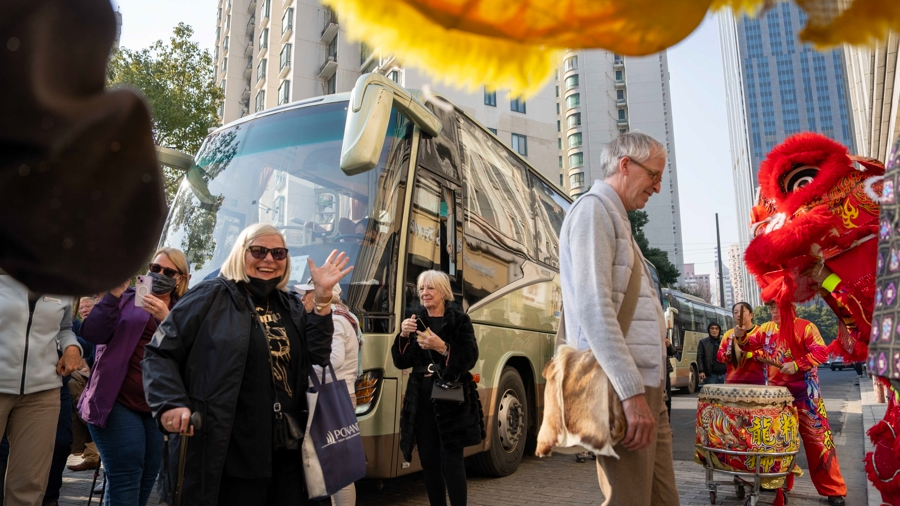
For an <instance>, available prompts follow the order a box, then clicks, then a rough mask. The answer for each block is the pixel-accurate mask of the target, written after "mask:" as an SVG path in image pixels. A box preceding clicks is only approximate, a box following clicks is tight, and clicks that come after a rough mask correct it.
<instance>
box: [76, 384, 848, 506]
mask: <svg viewBox="0 0 900 506" xmlns="http://www.w3.org/2000/svg"><path fill="white" fill-rule="evenodd" d="M819 377H820V382H821V386H822V392H823V395H824V397H825V405H826V408H827V410H828V415H829V420H830V422H831V427H832V430H833V431H834V436H835V437H834V439H835V444H836V445H837V447H838V457H839V460H840V464H841V469H842V471H843V473H844V477H845V479H846V481H847V485H848V489H849V494H848V496H847V504H848V505H851V506H854V505H865V504H866V491H865V489H866V488H865V477H864V474H863V466H862V462H861V460H862V458H863V449H862V414H861V413H862V410H861V406H860V401H859V387H858V380H857V379H856V375H855V374H854V373H853V372H852V371H843V372H838V371H836V372H831V371H828V370H826V369H820V370H819ZM673 401H674V402H673V410H672V427H673V432H674V442H675V444H674V457H675V464H676V465H675V474H676V481H677V483H678V488H679V497H680V500H681V504H683V505H705V504H709V500H708V492H707V489H706V484H705V477H704V472H703V468H702V467H701V466H699V465H697V464H695V463H693V462H692V460H693V444H694V416H695V414H696V406H697V395H696V394H694V395H686V394H676V395H675V396H674V398H673ZM802 454H803V452H801V455H802ZM800 462H801V466H803V467H804V468H805V467H806V458H805V456H801V458H800ZM64 480H65V485H64V489H63V497H62V498H61V501H60V504H64V505H67V506H75V505H83V504H85V502H86V499H87V490H88V487H89V484H90V473H86V472H82V473H70V472H68V471H67V472H66V475H65V478H64ZM716 481H717V482H718V483H719V495H718V501H717V504H719V505H725V506H739V505H742V504H743V501H739V500H738V499H737V498H736V497H735V496H734V491H733V489H732V488H731V485H730V479H729V478H728V477H726V476H725V475H721V474H720V475H716ZM357 490H358V501H357V504H358V505H359V506H388V505H398V506H401V505H421V506H425V505H427V504H428V499H427V496H426V493H425V485H424V482H423V481H422V476H421V473H416V474H413V475H410V476H405V477H402V478H397V479H393V480H384V481H374V480H368V481H362V482H360V483H359V484H358V485H357ZM773 499H774V495H773V494H764V495H762V497H761V498H760V502H759V504H760V505H768V504H771V503H772V500H773ZM602 501H603V498H602V496H601V495H600V490H599V487H598V485H597V471H596V466H595V465H594V463H593V462H588V463H586V464H578V463H576V462H575V461H574V457H572V456H569V455H557V456H554V457H551V458H547V459H538V458H535V457H527V458H525V459H524V460H523V461H522V465H521V466H520V467H519V470H518V471H517V472H516V473H515V474H513V475H512V476H508V477H506V478H488V477H483V476H473V475H470V477H469V504H471V505H474V506H482V505H483V506H495V505H500V506H503V505H517V506H530V505H569V504H571V505H599V504H602ZM94 504H96V499H95V500H94ZM156 504H157V503H156V499H155V497H154V498H153V500H151V506H155V505H156ZM818 504H827V503H826V502H825V501H824V499H822V498H820V497H819V496H818V495H817V494H816V492H815V489H814V488H813V486H812V483H811V481H810V480H809V475H808V474H807V475H805V476H803V477H802V478H800V479H798V480H797V483H796V486H795V489H794V491H793V492H792V493H791V494H790V501H789V505H790V506H808V505H818Z"/></svg>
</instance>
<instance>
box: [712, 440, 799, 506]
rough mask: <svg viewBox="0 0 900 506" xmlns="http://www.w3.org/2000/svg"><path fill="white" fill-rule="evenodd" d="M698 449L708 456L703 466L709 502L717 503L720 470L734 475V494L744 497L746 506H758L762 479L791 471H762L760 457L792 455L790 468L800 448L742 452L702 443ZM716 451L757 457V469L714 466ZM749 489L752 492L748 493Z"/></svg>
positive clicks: (781, 475) (785, 498) (739, 497)
mask: <svg viewBox="0 0 900 506" xmlns="http://www.w3.org/2000/svg"><path fill="white" fill-rule="evenodd" d="M697 451H698V452H700V454H701V455H703V454H705V456H706V458H705V459H703V467H704V469H705V470H706V488H707V490H709V502H710V504H715V503H716V489H717V483H716V481H715V479H714V472H715V471H719V472H720V473H725V474H730V475H732V476H734V481H733V485H734V494H735V495H736V496H737V498H738V499H744V506H756V503H757V502H759V490H760V486H761V479H764V478H778V477H783V476H787V475H788V474H790V472H782V473H765V472H760V469H759V462H760V461H761V459H760V458H759V457H791V459H790V463H789V465H788V469H792V468H793V467H794V459H796V457H797V453H799V451H800V449H799V448H798V449H797V450H795V451H792V452H782V453H768V452H742V451H735V450H724V449H721V448H711V447H708V446H702V445H700V444H698V445H697ZM714 453H727V454H731V455H741V456H745V457H757V459H756V462H757V465H756V469H754V470H753V471H732V470H725V469H719V468H714V467H713V466H712V464H711V463H712V462H713V458H712V456H713V454H714ZM748 489H749V491H750V493H749V494H748V493H747V490H748ZM787 502H788V498H787V494H785V495H784V503H785V504H787Z"/></svg>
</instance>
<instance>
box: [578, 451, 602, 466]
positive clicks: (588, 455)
mask: <svg viewBox="0 0 900 506" xmlns="http://www.w3.org/2000/svg"><path fill="white" fill-rule="evenodd" d="M588 459H591V460H597V456H596V455H594V453H593V452H580V453H576V454H575V462H578V463H579V464H584V463H585V462H587V461H588Z"/></svg>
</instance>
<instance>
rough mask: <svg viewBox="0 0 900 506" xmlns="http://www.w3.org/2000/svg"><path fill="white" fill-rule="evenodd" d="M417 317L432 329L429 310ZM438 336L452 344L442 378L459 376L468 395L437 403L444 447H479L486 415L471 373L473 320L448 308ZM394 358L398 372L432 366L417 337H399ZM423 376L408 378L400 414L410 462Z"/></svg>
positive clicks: (403, 445) (474, 345) (474, 352)
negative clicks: (459, 400) (462, 400)
mask: <svg viewBox="0 0 900 506" xmlns="http://www.w3.org/2000/svg"><path fill="white" fill-rule="evenodd" d="M416 317H417V318H419V319H420V320H422V323H423V324H424V325H425V326H426V327H428V328H430V327H431V325H430V319H429V318H428V313H427V311H425V310H424V309H423V310H421V311H420V312H419V313H417V314H416ZM432 330H433V329H432ZM435 333H436V334H437V335H438V337H440V338H441V339H443V340H444V342H445V343H448V344H449V345H450V358H449V361H448V362H446V365H445V362H444V360H443V359H442V360H441V361H440V362H438V365H440V366H441V368H442V371H443V377H444V378H445V379H447V380H456V378H457V376H458V377H459V381H460V382H462V384H463V390H464V392H465V401H464V402H463V403H461V404H456V403H452V402H436V403H435V406H434V411H435V417H436V419H437V426H438V431H439V432H440V434H441V444H442V445H443V447H444V448H445V449H448V450H456V449H460V448H465V447H466V446H472V445H477V444H480V443H481V442H482V441H483V440H484V438H485V431H484V412H483V411H482V409H481V400H480V399H479V398H478V386H477V385H476V384H475V381H474V380H473V379H472V374H471V373H470V372H469V371H470V370H471V369H472V368H473V367H475V363H476V362H477V361H478V343H477V342H476V341H475V329H473V328H472V320H470V319H469V315H467V314H465V313H463V312H462V311H459V310H456V309H453V308H449V307H448V308H447V309H446V310H445V312H444V324H443V328H442V329H441V330H440V331H436V332H435ZM407 343H408V346H407ZM404 346H407V347H406V349H405V353H401V349H403V347H404ZM391 355H392V356H393V358H394V366H395V367H397V368H398V369H407V368H410V367H419V366H428V365H429V364H431V357H430V352H429V351H427V350H423V349H422V348H420V347H419V343H418V340H417V339H416V336H415V335H412V336H410V337H409V338H404V337H400V334H397V337H396V338H394V344H393V346H392V347H391ZM424 377H425V373H421V372H419V373H415V372H414V373H412V374H410V375H409V381H408V382H407V384H406V395H405V396H404V400H403V409H402V410H401V411H400V450H401V451H402V452H403V458H404V459H406V461H407V462H410V461H411V460H412V451H413V448H414V447H415V445H416V419H417V417H418V414H419V413H418V411H419V394H420V392H421V391H422V381H423V379H424Z"/></svg>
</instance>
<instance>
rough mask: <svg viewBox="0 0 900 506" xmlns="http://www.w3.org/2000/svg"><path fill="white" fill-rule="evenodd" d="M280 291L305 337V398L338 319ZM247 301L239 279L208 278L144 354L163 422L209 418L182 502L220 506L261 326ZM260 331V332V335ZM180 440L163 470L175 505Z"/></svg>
mask: <svg viewBox="0 0 900 506" xmlns="http://www.w3.org/2000/svg"><path fill="white" fill-rule="evenodd" d="M278 293H279V294H280V296H281V297H282V303H283V306H284V307H286V308H290V312H291V319H292V321H293V323H294V325H295V326H296V328H297V330H298V331H299V332H300V342H301V356H300V367H298V368H297V370H296V371H295V375H296V378H295V379H296V391H297V392H299V395H305V392H306V385H307V382H308V379H307V378H308V376H309V371H310V364H315V365H325V364H327V363H328V361H329V358H330V354H331V340H332V333H333V331H334V328H333V326H332V322H331V315H330V314H329V315H326V316H318V315H315V314H307V313H306V311H305V310H303V305H302V304H301V302H300V299H299V297H297V296H296V294H287V293H284V292H278ZM248 302H249V299H248V298H247V295H246V292H245V291H244V290H243V289H241V288H240V287H239V286H238V285H237V284H236V283H234V282H233V281H228V280H226V279H224V278H216V279H212V280H209V281H204V282H202V283H200V284H199V285H197V286H196V287H195V288H193V289H191V290H190V291H188V292H187V293H186V294H185V296H184V297H183V298H182V299H181V300H180V301H179V302H178V304H177V305H176V306H175V307H174V308H172V312H171V313H169V317H168V318H166V320H165V321H163V323H162V324H160V326H159V329H157V331H156V334H154V336H153V340H152V341H151V342H150V344H148V345H147V347H146V350H145V356H144V361H143V362H142V367H143V376H144V391H145V393H146V396H147V403H148V404H149V405H150V409H151V410H152V411H153V416H154V417H155V418H156V420H157V421H158V420H159V417H160V416H161V415H162V413H164V412H165V411H167V410H169V409H172V408H178V407H189V408H190V409H191V411H197V412H200V414H201V415H202V417H203V428H202V430H200V431H199V432H198V435H197V436H195V437H193V438H189V439H188V451H187V462H186V465H185V476H184V485H183V491H184V501H183V504H190V505H214V504H216V502H217V501H218V496H219V482H220V480H221V478H222V470H223V466H224V463H225V454H226V452H227V450H228V443H229V440H230V438H231V429H232V424H233V421H234V416H235V406H236V404H237V400H238V392H239V390H240V387H241V381H242V380H243V376H244V367H245V364H246V359H247V349H248V347H249V344H250V334H251V330H252V329H254V328H256V327H258V325H259V323H258V322H257V321H255V320H254V318H253V316H252V315H251V312H250V306H249V304H248ZM259 331H260V330H259V329H258V328H256V330H255V332H259ZM268 409H269V410H271V405H269V407H268ZM271 432H272V429H271V426H267V427H261V428H260V431H259V433H260V434H261V435H262V437H263V438H266V436H265V435H266V434H268V437H267V439H268V441H266V442H263V443H261V444H260V447H259V451H260V452H264V453H265V452H271V451H272V443H271ZM181 440H182V438H181V437H179V436H177V435H172V436H170V437H169V442H168V445H167V451H166V452H165V453H164V454H163V466H162V470H161V471H160V485H161V489H162V491H161V494H160V496H161V498H162V499H163V500H165V501H166V502H168V503H170V504H171V503H172V502H173V495H174V491H175V484H176V476H177V472H178V457H179V452H180V450H181ZM267 461H268V462H271V458H269V459H268V460H267ZM298 486H302V484H298Z"/></svg>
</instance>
